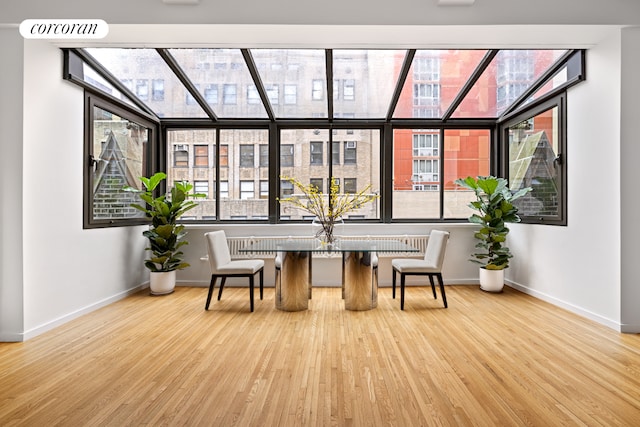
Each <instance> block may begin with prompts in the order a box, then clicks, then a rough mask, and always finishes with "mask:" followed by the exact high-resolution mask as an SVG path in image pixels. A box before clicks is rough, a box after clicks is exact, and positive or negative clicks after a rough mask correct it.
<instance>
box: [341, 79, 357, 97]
mask: <svg viewBox="0 0 640 427" xmlns="http://www.w3.org/2000/svg"><path fill="white" fill-rule="evenodd" d="M342 99H344V100H345V101H354V100H355V99H356V81H355V80H353V79H346V80H344V84H343V86H342Z"/></svg>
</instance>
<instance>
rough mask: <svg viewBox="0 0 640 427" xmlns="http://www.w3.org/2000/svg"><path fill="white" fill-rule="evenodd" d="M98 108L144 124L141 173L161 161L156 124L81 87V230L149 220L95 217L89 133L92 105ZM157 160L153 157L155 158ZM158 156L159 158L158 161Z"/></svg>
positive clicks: (157, 123) (161, 151)
mask: <svg viewBox="0 0 640 427" xmlns="http://www.w3.org/2000/svg"><path fill="white" fill-rule="evenodd" d="M95 107H98V108H101V109H103V110H106V111H109V112H111V113H113V114H117V115H118V116H120V117H122V118H124V119H127V120H130V121H132V122H135V123H138V124H140V125H143V126H144V127H146V128H147V129H148V131H149V134H148V138H147V147H146V152H143V161H142V167H143V173H144V175H145V176H150V175H151V174H153V173H154V172H156V171H159V170H160V168H159V167H158V166H159V164H160V162H161V161H165V155H164V153H163V151H164V150H163V149H161V148H160V145H161V141H160V139H159V135H160V123H159V122H155V121H152V120H150V119H149V118H148V117H146V116H144V115H143V114H141V113H140V112H138V111H136V110H134V109H133V108H130V107H129V106H128V105H127V104H124V103H119V102H118V103H116V102H113V101H112V100H110V99H108V98H107V97H105V96H103V95H102V94H99V93H97V92H93V91H91V90H89V89H87V88H85V92H84V111H85V113H84V143H83V146H84V148H83V150H84V159H86V161H85V162H84V173H83V194H84V196H83V215H82V217H83V224H82V227H83V228H84V229H92V228H106V227H125V226H131V225H140V224H147V223H149V219H148V218H145V217H139V218H108V219H96V218H94V212H93V200H94V197H93V182H92V181H93V169H94V167H95V165H96V160H95V153H94V151H93V149H94V147H93V132H94V126H93V123H94V114H93V113H94V108H95ZM156 159H157V160H156ZM161 159H162V160H161ZM164 188H165V187H164V185H161V186H160V189H159V191H164Z"/></svg>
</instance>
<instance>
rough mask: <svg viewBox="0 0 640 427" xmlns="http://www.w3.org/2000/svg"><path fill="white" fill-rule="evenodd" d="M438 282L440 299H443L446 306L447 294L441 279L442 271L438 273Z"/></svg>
mask: <svg viewBox="0 0 640 427" xmlns="http://www.w3.org/2000/svg"><path fill="white" fill-rule="evenodd" d="M437 276H438V283H439V284H440V293H441V294H442V301H444V308H447V307H448V306H447V294H445V293H444V282H443V280H442V273H438V274H437Z"/></svg>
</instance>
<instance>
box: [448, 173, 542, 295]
mask: <svg viewBox="0 0 640 427" xmlns="http://www.w3.org/2000/svg"><path fill="white" fill-rule="evenodd" d="M455 183H456V184H457V185H459V186H461V187H464V188H467V189H469V190H472V191H473V192H474V193H475V196H476V200H474V201H472V202H471V203H469V205H468V206H469V207H470V208H471V209H473V210H474V211H475V213H474V214H472V215H471V216H470V217H469V222H471V223H473V224H478V225H480V229H479V230H478V231H476V233H475V234H474V237H475V238H476V239H477V240H478V243H477V244H476V246H475V247H476V249H477V250H478V251H477V252H475V253H473V254H471V256H472V258H471V259H470V261H472V262H475V263H477V264H480V266H481V267H480V289H482V290H484V291H488V292H501V291H502V289H503V287H504V270H505V269H506V268H508V267H509V259H510V258H512V257H513V254H512V253H511V251H510V250H509V248H508V247H507V246H506V244H505V242H506V239H507V234H509V228H508V227H507V226H506V224H507V223H516V222H520V217H519V216H518V208H517V207H516V206H514V205H513V201H514V200H516V199H519V198H520V197H522V196H524V195H526V194H527V193H528V192H529V191H531V188H530V187H526V188H522V189H520V190H518V191H516V192H512V191H511V190H510V189H509V186H508V182H507V180H506V179H504V178H496V177H494V176H479V177H477V178H473V177H470V176H469V177H467V178H465V179H457V180H456V181H455Z"/></svg>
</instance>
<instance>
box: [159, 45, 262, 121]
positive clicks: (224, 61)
mask: <svg viewBox="0 0 640 427" xmlns="http://www.w3.org/2000/svg"><path fill="white" fill-rule="evenodd" d="M169 53H170V54H171V55H172V56H173V57H174V58H175V59H176V61H177V62H178V64H180V67H181V68H182V69H183V70H184V72H185V73H186V74H187V76H188V77H189V79H190V80H191V81H192V82H193V83H194V84H195V85H196V86H197V87H198V88H199V89H201V91H202V90H204V93H203V95H204V97H205V99H206V100H207V104H209V106H210V107H211V109H212V110H213V111H214V113H215V114H216V115H217V116H218V117H222V118H265V117H267V112H266V110H265V108H264V106H263V105H262V101H261V100H260V96H259V95H258V91H257V90H256V87H255V84H254V82H253V78H251V74H250V73H249V68H248V67H247V65H246V63H245V61H244V57H243V56H242V52H241V51H240V49H169ZM218 91H220V94H221V95H222V97H220V96H219V93H218ZM245 96H246V99H245V98H244V97H245Z"/></svg>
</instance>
